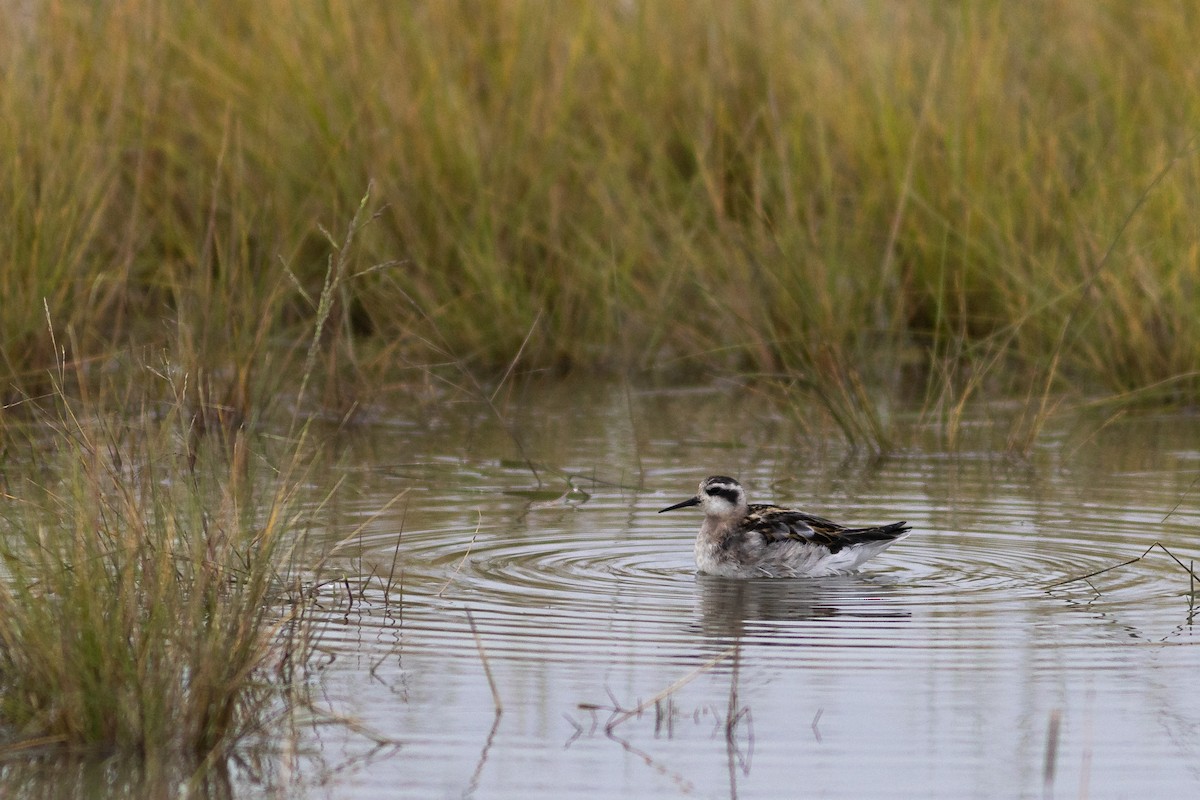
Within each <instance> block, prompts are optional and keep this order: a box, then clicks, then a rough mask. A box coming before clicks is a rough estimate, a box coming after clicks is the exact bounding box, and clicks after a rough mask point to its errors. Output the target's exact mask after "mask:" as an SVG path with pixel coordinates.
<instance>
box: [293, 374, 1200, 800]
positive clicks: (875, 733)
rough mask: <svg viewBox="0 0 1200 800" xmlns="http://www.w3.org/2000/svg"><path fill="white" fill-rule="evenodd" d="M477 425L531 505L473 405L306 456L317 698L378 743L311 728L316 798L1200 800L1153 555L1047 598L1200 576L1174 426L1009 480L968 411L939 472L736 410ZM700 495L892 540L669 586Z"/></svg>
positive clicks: (684, 569) (712, 404)
mask: <svg viewBox="0 0 1200 800" xmlns="http://www.w3.org/2000/svg"><path fill="white" fill-rule="evenodd" d="M505 409H506V413H507V414H508V415H509V419H510V420H511V422H512V425H513V426H514V429H515V431H516V432H517V434H518V437H519V438H520V440H521V442H522V445H523V447H524V448H525V450H526V454H527V455H528V457H529V458H530V459H531V460H533V461H534V462H535V463H536V464H537V465H539V466H540V470H539V472H540V476H541V480H542V486H540V487H539V485H538V481H537V480H536V479H535V477H534V476H533V474H532V473H531V471H530V470H529V469H528V468H527V467H526V466H525V464H524V463H523V462H522V460H521V455H520V452H519V451H518V449H517V447H516V446H515V445H514V442H513V439H512V438H511V437H510V436H509V435H508V434H507V433H506V432H505V430H504V428H503V427H502V426H501V425H499V424H498V423H497V422H496V420H495V418H494V417H492V416H491V415H490V414H489V413H488V412H487V411H486V410H484V409H482V408H480V407H479V406H478V405H471V404H463V405H457V406H448V407H447V406H436V405H431V406H430V407H429V408H427V409H419V408H417V409H413V408H406V409H398V410H393V411H378V412H376V413H375V414H374V415H373V416H372V417H371V418H369V419H367V420H366V421H364V422H363V423H362V424H361V425H360V426H358V427H357V428H356V429H354V430H352V431H350V432H349V433H348V434H344V435H343V436H341V438H340V439H339V441H338V444H339V447H340V449H339V459H338V461H337V466H333V467H331V468H330V469H331V471H333V472H334V473H335V474H340V476H341V477H342V478H343V479H344V480H345V482H346V484H345V491H344V493H343V495H342V500H341V501H340V505H338V506H337V507H336V513H335V516H336V518H337V520H338V523H337V525H336V529H335V530H329V531H328V532H327V533H326V534H325V537H326V540H327V544H328V543H332V542H334V541H337V540H340V539H343V538H344V537H345V536H347V535H348V534H349V533H350V532H352V531H354V530H355V529H356V528H359V527H360V528H361V529H360V531H359V535H358V536H357V537H355V538H354V539H353V541H351V542H349V543H348V544H346V545H345V546H344V548H343V549H342V550H341V551H340V554H339V557H338V558H337V559H335V561H334V562H333V564H332V566H333V567H334V571H335V572H336V574H338V575H339V576H343V575H344V577H345V580H346V582H347V583H348V584H349V585H350V587H351V589H352V591H353V592H354V594H355V604H354V605H353V606H352V607H350V608H349V609H348V610H347V608H346V603H345V602H344V601H343V602H333V601H332V594H334V593H336V592H345V591H346V590H345V587H344V586H341V587H340V588H339V587H336V586H330V587H328V588H327V589H326V591H328V592H330V593H331V602H330V603H329V604H328V605H329V608H330V609H336V610H335V611H334V610H331V612H330V618H329V620H328V623H329V627H328V631H327V633H326V635H325V637H324V641H323V645H322V651H323V655H324V659H323V662H322V668H321V670H320V673H319V675H320V677H319V685H320V690H321V692H322V693H323V696H324V697H325V698H326V701H327V703H328V705H329V706H330V707H331V708H333V709H335V710H336V711H338V712H339V713H342V714H346V715H350V716H352V717H353V718H354V719H355V720H356V721H357V723H358V724H360V725H361V726H363V729H364V730H370V731H373V732H374V734H375V735H377V736H380V737H383V738H386V739H389V740H391V741H392V742H393V743H394V744H393V745H390V746H386V747H381V748H378V749H373V748H372V746H371V745H370V742H369V741H368V740H367V738H366V737H365V736H363V735H360V734H358V733H355V732H353V731H351V730H348V729H346V728H344V727H340V726H326V727H323V728H322V729H321V730H320V734H319V736H317V737H315V739H314V740H313V741H312V742H311V743H310V745H311V748H312V751H313V752H314V753H315V754H316V757H313V758H311V759H308V760H306V761H304V762H302V763H303V764H304V767H303V769H302V772H303V773H305V775H306V779H311V780H312V781H317V782H318V785H316V786H314V787H313V788H312V790H311V791H312V792H313V794H314V795H315V796H329V797H337V798H376V797H383V796H388V797H414V798H416V797H421V798H426V797H434V798H437V797H455V798H457V797H480V798H534V797H545V798H561V797H564V796H578V797H622V798H628V797H655V798H659V797H673V796H678V797H735V796H736V797H743V798H753V797H762V798H775V797H800V796H803V797H830V798H862V797H896V798H911V797H944V798H964V797H975V798H991V797H998V798H999V797H1003V798H1012V797H1051V796H1053V797H1071V798H1075V797H1092V798H1098V797H1147V796H1158V797H1184V796H1198V795H1200V692H1197V691H1196V675H1197V669H1198V668H1200V650H1197V649H1196V645H1197V644H1198V643H1200V638H1198V637H1197V635H1196V630H1195V628H1194V626H1193V624H1192V619H1191V617H1190V615H1189V600H1190V597H1189V592H1190V591H1191V587H1190V585H1189V578H1188V575H1187V573H1186V572H1185V571H1184V570H1182V569H1181V568H1180V567H1179V566H1178V565H1177V564H1175V563H1174V562H1173V561H1171V559H1170V558H1169V557H1168V556H1167V555H1165V554H1164V553H1162V552H1160V551H1158V550H1155V551H1153V552H1151V553H1150V554H1149V555H1147V556H1146V558H1144V559H1143V560H1141V561H1140V562H1138V563H1136V564H1132V565H1129V566H1126V567H1123V568H1120V569H1116V570H1113V571H1111V572H1108V573H1105V574H1103V575H1099V576H1096V577H1094V578H1092V579H1091V580H1090V585H1089V583H1088V582H1083V581H1080V582H1076V583H1074V584H1071V585H1068V586H1064V587H1060V588H1058V589H1054V590H1049V591H1048V590H1047V587H1048V586H1049V585H1050V584H1052V583H1054V582H1056V581H1060V580H1063V579H1065V578H1069V577H1073V576H1080V575H1084V574H1086V573H1089V572H1092V571H1095V570H1099V569H1102V568H1104V567H1107V566H1110V565H1113V564H1117V563H1119V562H1121V561H1124V560H1126V559H1130V558H1133V557H1135V556H1138V555H1140V554H1141V553H1142V552H1143V551H1145V550H1146V549H1147V548H1148V547H1150V546H1151V545H1152V544H1153V543H1155V542H1161V543H1162V544H1164V545H1166V546H1167V547H1168V548H1169V549H1170V550H1171V552H1173V553H1174V554H1175V555H1177V556H1179V557H1180V558H1181V559H1183V560H1184V561H1185V562H1187V561H1189V560H1190V559H1194V558H1196V557H1197V556H1198V555H1200V537H1198V536H1197V526H1198V523H1200V510H1198V509H1200V487H1197V486H1195V485H1194V482H1195V481H1196V479H1197V476H1200V419H1197V418H1195V417H1181V416H1174V417H1163V416H1146V417H1127V418H1124V419H1122V420H1119V421H1118V422H1116V423H1114V424H1111V425H1108V426H1106V427H1105V426H1102V424H1101V423H1102V422H1103V418H1101V417H1097V418H1094V419H1093V418H1090V417H1088V416H1087V415H1080V416H1076V417H1070V416H1069V415H1063V416H1062V417H1060V420H1059V421H1058V422H1057V423H1056V426H1055V427H1052V428H1051V429H1049V430H1048V431H1047V433H1046V435H1044V436H1043V437H1042V439H1041V440H1040V441H1041V443H1040V445H1039V448H1038V449H1037V450H1036V451H1035V452H1034V453H1033V455H1032V457H1031V458H1030V459H1029V460H1025V461H1016V460H1012V459H1006V458H1004V457H1003V456H1000V455H996V453H995V451H994V450H992V449H991V448H992V446H993V445H995V444H997V443H999V442H1003V436H1004V434H1005V433H1006V432H1007V421H1006V419H1005V418H1004V414H1002V413H998V414H997V421H996V422H994V423H993V422H988V421H986V420H978V421H977V422H976V423H975V424H974V425H973V426H972V427H971V429H970V430H969V431H968V439H969V440H972V441H973V442H974V443H975V444H973V445H971V446H969V447H968V448H966V449H963V450H960V451H959V452H957V453H953V454H948V453H945V452H942V451H940V450H939V449H938V448H937V447H936V446H934V445H931V446H929V447H914V448H912V449H910V450H907V451H905V452H902V453H900V454H898V455H895V456H892V457H889V458H888V459H886V460H884V461H881V462H878V463H873V462H872V461H871V460H870V459H868V458H866V457H863V456H856V455H854V454H853V453H848V452H847V451H846V450H845V448H844V447H842V446H841V445H840V444H839V443H838V442H837V440H836V438H835V437H831V438H829V439H825V438H822V437H821V436H819V435H815V434H812V433H809V434H807V435H806V434H803V433H797V432H796V431H795V430H794V429H792V428H791V427H790V426H789V425H788V424H786V423H785V422H783V421H781V420H780V419H779V418H777V417H776V416H775V415H774V414H773V413H772V412H771V411H770V410H769V408H768V407H767V406H766V405H764V404H761V403H759V402H757V401H756V400H755V399H754V398H753V396H747V395H746V394H745V393H738V392H724V391H719V390H709V391H691V392H681V391H673V392H638V391H636V390H634V391H627V390H625V389H622V388H621V387H597V386H593V385H586V384H584V385H567V386H558V387H554V388H551V389H543V390H530V391H529V392H528V393H527V394H526V395H524V396H522V397H517V398H512V399H511V400H510V402H509V403H508V404H507V405H506V406H505ZM930 438H931V441H932V440H933V439H934V438H935V437H934V436H933V435H931V437H930ZM971 447H977V448H978V449H975V450H972V449H971ZM713 473H722V474H728V475H733V476H735V477H737V478H739V479H740V480H741V481H742V482H743V483H744V484H745V485H746V487H747V490H748V491H749V492H750V493H751V500H752V501H753V500H756V499H757V500H761V501H767V500H773V501H776V502H781V503H789V504H795V505H799V506H802V507H804V508H806V509H808V510H810V511H813V512H816V513H820V514H824V515H826V516H830V517H833V518H835V519H838V520H843V521H847V522H861V523H876V522H889V521H893V520H897V519H907V520H908V521H909V522H910V523H911V524H912V525H913V527H914V529H915V531H914V533H913V535H912V536H911V537H910V538H909V539H907V540H906V541H904V542H902V543H900V544H899V545H897V546H895V547H893V548H892V549H890V550H889V551H887V552H886V553H884V554H883V555H881V556H879V557H878V558H877V559H875V560H874V561H873V562H871V563H870V564H869V565H868V567H867V569H866V570H865V571H864V572H863V573H862V574H860V575H856V576H850V577H842V578H837V579H809V580H791V581H749V582H745V581H743V582H737V581H728V580H719V579H712V578H704V577H698V576H697V575H695V574H694V567H693V564H692V556H691V548H692V540H693V537H694V535H695V530H696V529H697V527H698V526H699V523H700V516H699V514H697V513H695V512H694V510H688V511H679V512H673V513H671V514H664V515H658V514H656V513H655V512H656V510H657V509H659V508H662V507H664V506H666V505H668V504H670V503H674V502H676V501H678V500H681V499H684V498H686V497H688V496H690V495H691V494H692V493H693V492H694V491H695V485H696V483H697V482H698V481H699V480H700V479H701V478H703V477H704V476H705V475H708V474H713ZM567 476H572V477H571V479H570V481H569V482H568V480H567ZM572 485H573V486H574V487H575V489H574V490H571V486H572ZM397 495H400V497H399V499H398V500H396V501H395V503H394V504H393V505H392V506H391V507H390V508H389V509H388V510H387V511H384V512H383V513H380V512H379V509H380V508H382V507H383V506H385V505H386V504H387V503H388V502H389V501H391V500H393V499H394V498H395V497H396V496H397ZM1164 518H1166V519H1165V521H1164ZM393 564H394V565H395V566H394V567H393ZM389 575H391V576H392V583H393V586H392V590H391V592H390V594H387V593H385V591H384V586H385V584H386V583H387V580H388V576H389ZM468 611H469V612H470V614H471V616H472V617H473V619H474V622H475V625H476V630H477V634H478V638H477V639H476V637H475V636H473V635H472V632H471V627H470V624H469V620H468ZM480 648H482V650H483V653H485V654H486V659H487V664H488V666H489V667H490V671H491V673H492V677H493V679H494V681H495V688H496V692H497V695H498V697H499V699H500V701H501V703H502V705H503V713H502V714H501V715H499V716H498V715H497V714H496V713H495V711H494V702H493V695H492V692H491V689H490V688H489V681H488V675H487V671H486V670H485V666H484V661H483V657H482V656H481V653H480ZM677 683H682V685H679V686H678V687H677V688H676V689H675V691H671V688H672V687H673V686H674V685H676V684H677ZM656 696H661V699H660V700H659V702H658V703H657V704H655V703H653V702H648V703H647V704H646V705H647V707H646V708H645V710H644V711H643V712H642V713H640V714H625V715H620V716H618V715H619V714H620V711H629V710H633V709H635V708H636V707H637V706H638V704H639V703H640V702H642V701H651V700H652V699H654V698H655V697H656ZM618 709H619V710H618Z"/></svg>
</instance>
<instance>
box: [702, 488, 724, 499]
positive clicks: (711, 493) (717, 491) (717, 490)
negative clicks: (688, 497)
mask: <svg viewBox="0 0 1200 800" xmlns="http://www.w3.org/2000/svg"><path fill="white" fill-rule="evenodd" d="M704 493H705V494H706V495H708V496H709V497H716V496H717V495H719V494H720V493H721V489H720V488H719V487H717V486H710V487H708V488H707V489H705V490H704Z"/></svg>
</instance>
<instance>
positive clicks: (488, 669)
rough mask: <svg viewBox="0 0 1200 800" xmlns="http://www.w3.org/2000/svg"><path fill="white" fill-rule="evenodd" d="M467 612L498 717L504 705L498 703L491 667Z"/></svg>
mask: <svg viewBox="0 0 1200 800" xmlns="http://www.w3.org/2000/svg"><path fill="white" fill-rule="evenodd" d="M464 610H465V611H466V612H467V623H468V624H469V625H470V626H471V635H472V636H474V637H475V647H476V648H478V650H479V660H480V661H482V662H483V674H484V675H486V676H487V681H488V686H489V687H490V688H491V690H492V703H493V704H494V705H495V707H496V716H497V717H499V716H500V715H501V714H503V713H504V703H502V702H500V691H499V690H498V689H497V688H496V679H495V677H494V676H493V675H492V667H491V665H490V664H488V657H487V653H486V652H485V651H484V649H483V641H482V640H481V639H480V638H479V631H478V630H477V629H476V628H475V617H473V616H472V615H471V609H469V608H467V609H464Z"/></svg>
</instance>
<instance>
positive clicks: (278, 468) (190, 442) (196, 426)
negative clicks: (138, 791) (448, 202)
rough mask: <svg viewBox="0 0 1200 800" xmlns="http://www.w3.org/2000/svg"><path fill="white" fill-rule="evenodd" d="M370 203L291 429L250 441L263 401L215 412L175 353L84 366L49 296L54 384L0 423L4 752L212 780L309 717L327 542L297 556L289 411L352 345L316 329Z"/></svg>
mask: <svg viewBox="0 0 1200 800" xmlns="http://www.w3.org/2000/svg"><path fill="white" fill-rule="evenodd" d="M368 200H369V194H368V195H367V196H364V197H363V198H362V200H361V201H360V203H359V206H358V210H357V211H356V212H355V213H354V214H353V215H352V216H351V219H350V223H349V226H348V227H347V229H346V233H345V235H344V237H343V238H341V239H340V240H339V239H336V238H334V237H332V236H328V237H327V238H328V241H329V245H330V247H331V248H332V254H331V255H330V256H329V257H328V258H327V265H326V274H325V280H324V282H323V284H322V287H321V290H320V292H319V293H318V294H317V295H316V296H315V297H314V298H313V299H312V304H313V307H314V308H313V312H314V317H313V323H312V328H311V331H312V332H311V333H310V346H309V347H308V349H307V353H306V356H305V358H304V359H303V362H300V361H299V359H294V363H296V364H297V369H300V370H301V372H300V374H299V377H298V386H293V388H292V391H293V396H292V400H293V406H292V414H291V422H290V424H288V425H286V431H285V433H284V434H283V435H282V436H277V437H266V436H260V435H256V434H255V433H254V432H255V431H261V430H262V426H263V425H265V423H264V422H263V417H262V415H263V414H264V413H265V411H266V410H267V407H256V408H253V409H251V408H242V407H239V406H237V405H234V406H232V407H231V406H229V405H227V404H223V403H214V402H212V401H211V398H210V397H208V396H206V392H207V391H208V388H207V386H206V387H205V388H204V389H202V390H200V391H199V393H198V392H197V390H195V389H193V388H192V386H191V383H190V381H191V380H192V375H191V373H189V372H188V371H187V370H186V369H185V368H182V367H179V366H178V365H176V364H174V363H173V362H172V361H171V360H170V359H169V358H167V357H166V356H163V357H162V359H161V360H160V361H159V362H156V363H155V364H151V365H140V369H141V371H142V372H143V373H144V374H143V375H142V377H140V378H135V377H131V376H130V375H129V374H127V373H124V372H118V373H115V374H114V375H112V376H110V377H108V378H107V379H104V378H101V379H97V378H95V377H93V376H90V375H88V374H87V370H88V366H87V364H86V361H85V360H84V359H79V358H75V359H69V358H68V355H67V354H68V353H69V352H70V351H71V350H72V349H73V348H74V346H75V341H76V340H75V338H74V336H73V335H72V336H70V337H69V338H70V340H71V346H70V347H68V346H67V345H66V344H65V343H62V342H60V340H59V337H58V335H57V334H56V329H55V326H54V325H53V324H52V320H51V316H50V312H49V308H48V303H47V308H46V321H47V327H48V330H47V334H46V338H47V339H48V340H49V344H50V348H51V350H52V352H54V353H56V354H58V355H57V356H56V362H55V367H54V369H53V370H52V371H51V372H50V373H49V374H48V375H47V377H46V383H47V385H48V387H49V390H48V392H47V393H46V394H44V395H42V396H39V397H29V398H26V399H25V400H24V402H23V403H22V407H23V409H24V410H25V412H26V413H25V423H26V424H24V425H17V424H15V423H12V422H11V421H10V422H8V423H7V424H6V426H5V427H4V428H3V429H0V430H3V432H4V433H5V435H6V436H7V437H8V438H9V439H14V440H16V441H17V445H18V446H14V447H13V448H12V451H13V455H12V456H11V457H10V458H9V459H8V460H7V461H6V462H5V467H6V469H5V471H4V473H5V475H6V476H7V477H8V480H7V481H6V484H5V490H6V491H5V496H4V498H3V499H4V505H3V513H2V514H0V755H4V754H6V753H7V754H12V753H18V752H23V751H26V750H29V749H35V750H41V749H45V748H52V749H62V750H66V751H71V752H76V751H80V752H85V753H89V754H91V753H97V752H98V753H100V754H110V753H111V754H121V755H123V756H129V755H132V756H134V757H135V758H136V760H137V761H139V762H140V763H141V764H143V765H146V766H147V767H149V768H150V771H149V774H152V775H153V774H159V775H161V774H164V770H166V772H167V773H168V774H175V773H177V772H178V770H179V765H180V764H185V765H191V768H192V769H193V770H194V772H193V777H194V778H195V779H196V780H207V778H206V777H205V776H206V775H208V774H209V773H210V770H211V769H212V768H218V769H220V768H224V767H226V766H227V761H228V758H229V756H230V755H231V754H233V753H234V752H236V751H237V749H238V748H239V746H241V745H242V744H243V743H244V742H245V741H247V740H248V739H249V738H250V737H255V736H261V737H265V736H267V734H268V732H269V731H268V729H269V728H270V727H271V726H272V724H273V723H274V722H275V721H277V720H278V718H280V717H285V716H287V715H289V714H291V713H293V711H294V710H295V709H296V708H298V707H303V708H309V709H310V710H311V706H309V705H308V704H307V701H306V698H305V695H304V693H303V691H302V687H303V676H304V675H305V673H306V670H307V668H308V663H309V656H310V654H311V652H312V648H313V647H314V646H315V643H316V637H317V635H318V634H319V631H317V630H315V629H314V628H313V626H312V624H311V622H312V619H311V616H310V615H309V614H308V613H307V612H308V611H309V610H310V608H309V607H310V605H311V604H312V603H313V602H315V600H314V599H313V595H312V592H310V591H309V588H310V587H307V586H305V585H303V581H304V580H305V576H307V581H308V582H309V583H310V584H311V583H312V582H313V581H315V580H316V578H315V577H314V576H316V575H319V573H320V571H321V568H322V564H323V563H324V558H326V557H328V556H329V555H330V553H332V552H334V551H336V549H337V548H336V546H335V547H334V548H332V549H328V548H327V549H326V552H325V553H322V554H311V553H309V552H307V549H306V542H307V541H308V539H307V536H306V533H307V530H308V527H309V526H310V525H312V524H314V522H315V520H316V517H318V516H319V508H320V505H321V504H320V502H318V501H320V499H321V498H320V495H319V494H318V495H317V496H316V497H312V496H311V495H312V494H313V492H314V491H317V492H319V491H320V489H319V488H317V487H314V485H313V484H312V482H310V476H309V474H308V468H307V464H309V461H310V456H311V453H310V452H309V450H310V449H311V447H310V443H309V430H310V426H309V424H308V422H306V421H305V420H306V419H307V416H306V414H304V413H302V412H301V411H300V409H301V407H304V406H306V404H307V402H308V401H307V397H308V395H309V394H315V390H317V389H319V388H320V387H321V385H322V380H321V375H320V372H321V369H322V365H325V366H326V367H327V366H328V365H329V364H334V363H336V362H337V360H338V358H339V356H340V355H341V354H342V352H343V351H341V350H339V349H338V341H337V339H336V338H334V340H333V341H332V343H331V342H330V341H329V340H328V339H327V337H326V336H325V332H327V331H328V330H329V329H330V322H331V320H333V319H336V316H335V313H334V312H335V309H336V308H337V307H338V302H337V301H338V298H339V296H340V292H341V290H342V289H343V287H344V286H345V282H346V275H345V274H344V270H343V269H342V266H343V264H344V263H345V259H346V257H347V255H348V253H349V252H350V251H351V250H352V245H353V243H354V240H355V235H356V234H357V233H358V232H359V231H360V230H361V228H362V227H363V225H365V224H366V223H367V222H368V220H366V219H365V218H364V214H363V210H364V208H365V207H366V206H367V203H368ZM268 297H269V298H271V299H272V300H273V301H274V299H275V298H277V295H276V294H275V293H272V294H270V295H268ZM258 330H259V331H260V332H261V330H262V328H258ZM292 349H293V350H295V349H296V348H292ZM177 352H179V353H184V354H195V353H197V352H198V351H197V350H196V349H194V348H190V347H187V346H179V347H177ZM251 354H253V348H252V349H251ZM204 377H205V376H204V375H203V373H201V379H203V378H204ZM240 381H241V379H240V378H239V377H237V376H236V375H235V376H234V378H233V383H232V384H231V385H234V386H237V385H241V384H240ZM151 386H157V389H156V390H154V391H151V390H149V389H148V387H151ZM276 424H277V425H278V424H280V423H276ZM329 491H330V492H332V491H333V488H329ZM316 716H320V715H319V714H318V715H316ZM186 772H187V768H186V767H185V774H186Z"/></svg>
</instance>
